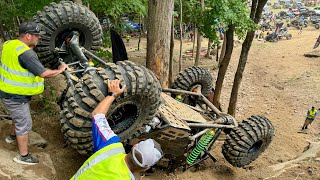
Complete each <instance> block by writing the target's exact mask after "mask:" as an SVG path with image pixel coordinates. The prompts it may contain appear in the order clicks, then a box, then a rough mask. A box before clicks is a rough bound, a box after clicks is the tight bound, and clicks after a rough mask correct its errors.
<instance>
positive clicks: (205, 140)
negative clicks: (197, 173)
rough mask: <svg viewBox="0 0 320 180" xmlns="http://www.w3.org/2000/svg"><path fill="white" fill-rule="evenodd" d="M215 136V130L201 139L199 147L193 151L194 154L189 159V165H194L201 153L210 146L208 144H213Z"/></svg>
mask: <svg viewBox="0 0 320 180" xmlns="http://www.w3.org/2000/svg"><path fill="white" fill-rule="evenodd" d="M214 135H215V131H214V130H213V129H211V130H209V131H208V132H206V134H205V135H204V136H203V138H201V139H200V141H199V143H198V144H197V146H196V147H195V148H194V149H193V150H192V152H191V153H190V154H189V156H188V157H187V164H188V165H192V164H193V163H194V162H195V160H196V159H197V158H198V157H199V155H200V154H201V152H202V151H203V150H205V148H206V147H207V146H208V144H209V143H210V142H211V140H212V139H213V137H214Z"/></svg>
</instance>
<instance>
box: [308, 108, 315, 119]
mask: <svg viewBox="0 0 320 180" xmlns="http://www.w3.org/2000/svg"><path fill="white" fill-rule="evenodd" d="M316 113H317V110H316V109H314V111H312V109H310V110H309V114H308V116H307V117H308V118H310V119H313V118H314V115H315V114H316Z"/></svg>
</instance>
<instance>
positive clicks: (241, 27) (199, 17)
mask: <svg viewBox="0 0 320 180" xmlns="http://www.w3.org/2000/svg"><path fill="white" fill-rule="evenodd" d="M176 4H177V5H178V1H177V2H176ZM183 11H184V12H183V20H184V22H185V23H192V24H195V25H196V26H197V27H198V28H199V30H200V32H201V33H202V34H203V36H204V37H207V38H209V39H210V40H211V41H213V42H214V43H217V42H218V40H219V35H218V33H217V32H218V31H217V30H218V28H219V27H220V28H221V27H223V28H224V31H226V30H227V29H226V28H227V27H228V25H229V24H234V25H235V26H236V34H237V35H238V36H239V37H244V35H245V33H246V32H247V31H248V30H253V29H254V28H255V24H254V23H253V22H252V20H251V19H250V17H249V15H250V14H249V10H248V8H247V6H246V1H244V0H206V1H205V8H204V10H202V8H201V6H200V2H199V0H188V1H183ZM178 12H179V11H178ZM215 20H218V21H215Z"/></svg>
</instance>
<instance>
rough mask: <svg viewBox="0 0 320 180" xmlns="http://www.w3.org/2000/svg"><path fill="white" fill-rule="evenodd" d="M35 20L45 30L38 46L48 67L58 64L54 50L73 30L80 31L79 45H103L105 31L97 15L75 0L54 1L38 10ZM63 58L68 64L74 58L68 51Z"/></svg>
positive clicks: (94, 46)
mask: <svg viewBox="0 0 320 180" xmlns="http://www.w3.org/2000/svg"><path fill="white" fill-rule="evenodd" d="M34 20H35V22H37V23H39V24H41V29H42V31H44V32H45V34H44V35H41V40H40V41H39V43H38V45H37V47H36V48H35V51H36V52H37V54H38V56H39V59H40V61H41V62H42V64H43V65H44V66H45V67H48V68H56V67H57V66H58V65H59V61H58V58H57V57H58V56H57V54H55V53H54V50H55V48H56V47H60V46H61V45H62V43H63V42H64V40H65V38H66V37H67V36H68V35H69V34H70V33H71V32H72V31H78V32H79V33H80V37H79V45H80V46H82V47H84V48H86V49H88V50H90V49H91V50H97V49H98V48H99V47H100V46H101V44H102V34H103V33H102V29H101V25H100V23H99V20H98V18H97V17H96V16H95V14H94V13H93V12H92V11H90V10H89V9H88V8H87V7H85V6H83V5H80V4H77V3H73V2H72V1H61V2H59V3H55V2H52V3H50V4H49V5H48V6H45V7H44V9H43V10H42V11H38V12H37V14H36V15H35V16H34ZM63 59H64V60H66V61H67V62H68V61H69V62H68V63H70V62H72V61H73V59H72V57H71V55H68V54H67V55H66V57H63Z"/></svg>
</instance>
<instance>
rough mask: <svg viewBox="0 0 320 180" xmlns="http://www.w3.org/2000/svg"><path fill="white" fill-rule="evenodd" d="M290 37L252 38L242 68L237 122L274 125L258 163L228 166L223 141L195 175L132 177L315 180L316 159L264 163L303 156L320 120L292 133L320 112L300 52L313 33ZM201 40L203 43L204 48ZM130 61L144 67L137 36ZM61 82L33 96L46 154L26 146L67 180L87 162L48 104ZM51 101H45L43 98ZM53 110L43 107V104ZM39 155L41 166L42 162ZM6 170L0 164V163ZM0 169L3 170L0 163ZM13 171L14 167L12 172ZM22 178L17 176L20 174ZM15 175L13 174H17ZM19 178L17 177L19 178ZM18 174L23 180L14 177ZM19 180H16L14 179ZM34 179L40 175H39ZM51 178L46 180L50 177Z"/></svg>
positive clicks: (317, 65)
mask: <svg viewBox="0 0 320 180" xmlns="http://www.w3.org/2000/svg"><path fill="white" fill-rule="evenodd" d="M291 33H292V34H293V38H292V39H291V40H280V41H279V42H277V43H263V42H262V41H257V40H254V43H253V46H252V48H251V51H250V55H249V59H248V63H247V66H246V69H245V72H244V76H243V80H242V84H241V88H240V93H239V97H238V105H237V114H236V119H238V121H241V120H242V119H245V118H247V117H249V116H251V115H256V114H259V115H264V116H266V117H268V118H269V119H270V120H271V121H272V123H273V125H274V126H275V128H276V136H275V138H274V141H273V142H272V143H271V145H270V146H269V148H268V149H267V150H266V151H265V153H263V154H262V155H261V156H260V157H259V158H258V159H257V160H256V161H254V162H253V163H251V164H250V165H249V166H248V167H247V168H245V169H239V168H235V167H232V166H231V165H229V164H228V162H227V161H226V160H225V159H224V158H223V156H222V153H221V148H220V146H221V144H222V143H223V142H218V143H217V144H216V147H215V149H214V150H213V151H212V154H213V155H214V156H215V157H216V158H217V160H218V161H217V162H216V163H213V162H211V161H210V160H207V161H206V163H205V166H204V168H203V169H202V170H200V171H198V172H191V171H189V170H187V171H186V172H181V171H177V172H175V173H172V174H166V173H164V172H162V171H157V172H156V173H155V174H153V175H151V176H147V177H140V176H139V174H136V178H137V179H159V180H160V179H191V180H196V179H237V180H238V179H246V180H247V179H281V180H291V179H320V161H319V158H320V154H316V156H315V157H312V158H306V159H304V160H302V161H300V162H298V163H295V164H290V165H288V166H287V167H286V168H285V169H282V170H276V171H274V170H273V169H272V168H271V167H270V166H272V165H275V164H278V163H283V162H287V161H290V160H293V159H295V158H297V157H299V156H301V155H302V154H303V152H304V150H306V149H307V148H306V147H307V146H308V145H309V143H308V141H310V142H318V141H320V140H319V138H320V136H319V132H320V126H319V125H320V120H319V118H318V120H316V121H315V123H314V124H312V125H311V127H310V130H309V132H308V134H303V133H297V132H298V130H299V129H300V128H301V126H302V124H303V122H304V118H305V115H306V112H307V110H308V108H310V107H311V106H312V105H314V106H316V108H320V100H319V95H320V94H319V89H320V60H319V59H318V58H313V59H310V58H306V57H304V56H303V54H304V53H306V52H309V51H311V50H312V47H313V44H314V43H315V41H316V38H317V37H318V35H319V31H316V30H315V29H314V28H313V27H310V28H308V29H305V30H304V31H303V32H302V34H301V35H298V31H296V30H293V29H292V30H291ZM206 44H207V42H206V41H204V42H203V47H206ZM178 45H179V42H178V41H176V43H175V49H176V51H175V62H176V63H175V74H177V73H178V72H177V66H178V64H177V60H178V54H179V53H178V52H179V51H178V49H179V47H178ZM126 46H127V50H128V54H129V57H130V60H132V61H134V62H138V63H142V64H144V63H145V62H144V60H145V46H146V39H143V41H142V50H140V51H136V47H137V39H131V40H130V42H129V43H126ZM191 48H192V43H191V42H189V41H185V42H184V51H186V50H189V49H191ZM240 51H241V46H237V47H235V50H234V54H233V56H232V61H231V63H230V67H229V69H228V73H227V76H226V79H225V82H224V88H223V92H222V93H223V96H222V99H221V101H222V102H221V103H222V108H223V110H224V111H226V110H227V106H228V102H229V96H230V91H231V88H232V83H233V78H234V73H235V70H236V68H237V61H238V58H239V54H240ZM192 64H193V61H192V60H190V57H189V56H187V55H184V63H183V65H184V68H186V67H189V66H192ZM200 65H201V66H203V67H206V68H208V69H210V70H211V72H212V74H213V75H216V74H217V72H216V70H213V67H214V65H215V62H214V60H211V59H202V60H201V63H200ZM63 84H64V81H63V78H62V77H61V76H60V77H56V78H54V79H51V80H49V82H48V83H47V88H46V92H45V93H44V94H43V98H40V97H35V98H34V99H33V101H32V109H33V111H34V112H33V122H34V128H33V129H34V131H35V132H37V133H39V134H40V135H42V136H43V137H44V138H45V139H46V140H47V141H48V146H47V147H46V148H45V149H36V148H31V150H32V152H33V153H34V154H35V155H39V154H41V153H43V152H45V153H48V154H49V155H50V157H51V159H52V162H53V165H54V169H55V172H56V174H55V175H54V179H59V180H60V179H69V178H70V177H71V176H72V175H73V174H74V173H75V172H76V170H77V169H78V168H79V167H80V166H81V164H82V163H83V162H84V161H85V159H86V157H82V156H80V155H78V154H77V153H76V152H75V151H74V150H72V149H71V148H70V147H68V146H66V145H65V143H64V140H63V137H62V135H61V132H60V124H59V121H58V119H59V108H58V106H56V105H54V103H52V102H54V101H55V99H54V98H55V97H58V96H59V94H60V93H61V89H63V87H64V85H63ZM48 97H50V98H48ZM50 103H51V104H52V105H51V106H46V105H47V104H50ZM8 133H9V129H8V128H3V129H1V133H0V135H1V138H2V139H4V138H5V136H6V135H7V134H8ZM0 150H8V151H10V152H11V153H9V154H10V155H12V156H13V154H14V153H13V152H15V151H16V149H15V146H13V145H7V144H6V143H5V142H4V141H0ZM41 160H42V159H41V156H40V161H41ZM2 165H3V166H4V165H5V163H2ZM41 166H42V164H40V165H36V166H32V167H29V169H32V170H34V172H36V173H37V172H38V173H40V174H41V173H43V172H42V171H43V170H38V171H37V169H41ZM0 169H2V167H1V164H0ZM12 171H14V169H13V170H12ZM9 172H10V171H7V172H5V173H6V176H4V175H1V171H0V179H10V178H9V177H10V173H9ZM21 173H23V172H21ZM15 177H17V176H15ZM18 177H19V176H18ZM20 177H21V176H20ZM12 179H21V178H14V177H13V178H12ZM39 179H40V176H39ZM48 179H52V178H48Z"/></svg>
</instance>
